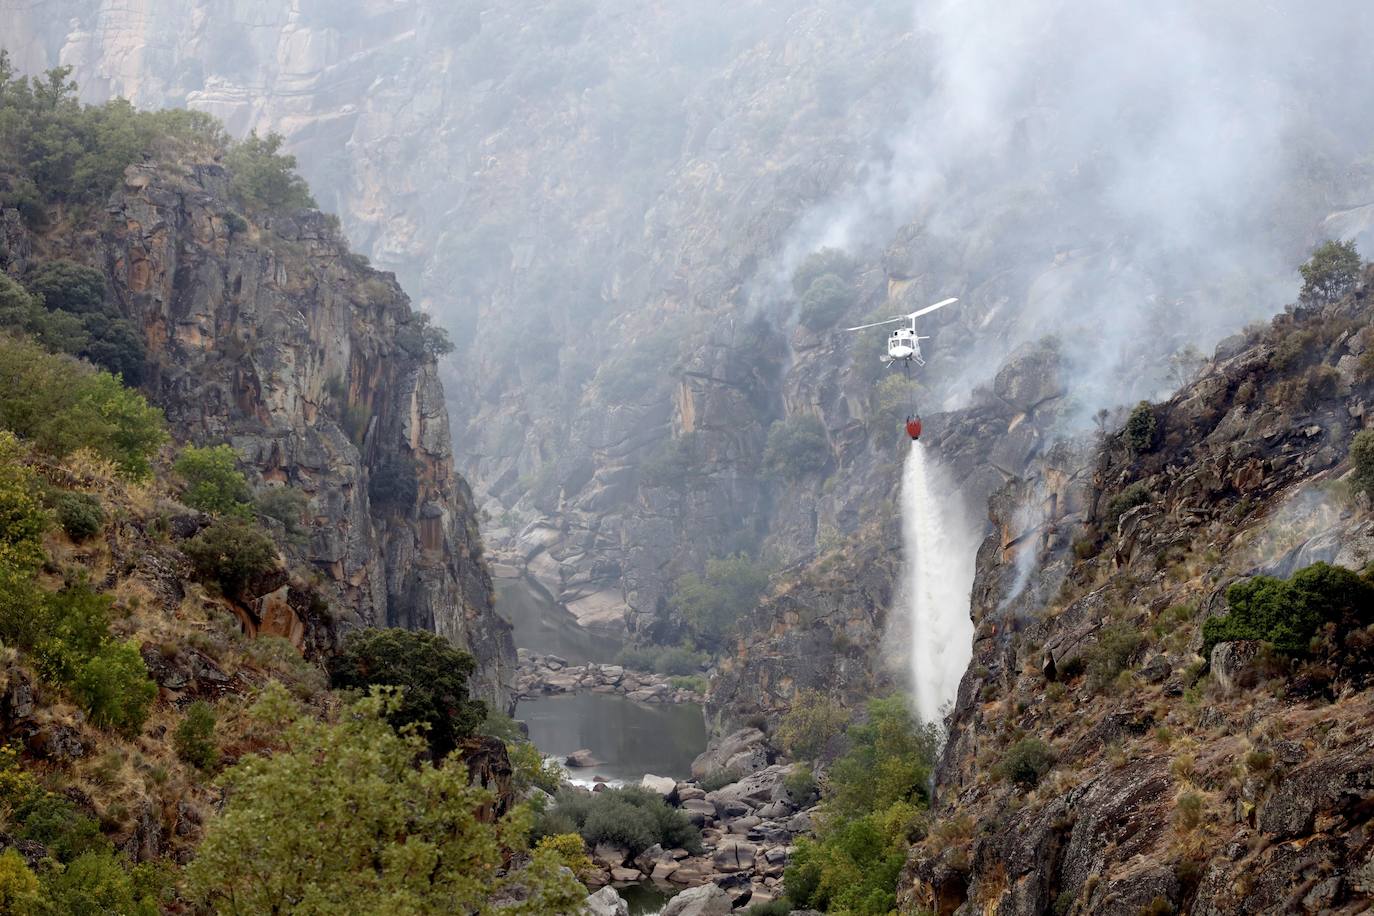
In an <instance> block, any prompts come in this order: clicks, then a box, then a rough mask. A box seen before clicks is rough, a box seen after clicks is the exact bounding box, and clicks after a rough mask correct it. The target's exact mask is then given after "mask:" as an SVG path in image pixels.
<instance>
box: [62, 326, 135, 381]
mask: <svg viewBox="0 0 1374 916" xmlns="http://www.w3.org/2000/svg"><path fill="white" fill-rule="evenodd" d="M55 314H56V313H54V315H55ZM81 326H82V329H83V330H84V331H85V335H86V340H85V343H84V344H83V345H81V346H79V347H76V348H74V349H71V350H66V351H65V352H74V353H76V354H77V355H78V356H83V357H85V358H86V359H88V360H90V361H91V362H93V363H95V364H96V365H97V366H99V367H100V368H102V369H104V370H105V371H107V372H110V373H113V374H115V375H118V376H119V377H120V378H121V379H122V380H123V381H124V384H126V385H138V384H141V383H142V381H143V367H144V364H145V363H146V362H147V359H148V354H147V348H146V347H145V346H144V344H143V336H142V335H141V334H140V333H139V330H138V327H137V326H136V325H135V324H134V323H133V322H132V321H129V320H128V319H127V318H120V317H119V316H117V315H113V314H109V313H105V312H94V313H92V314H89V315H86V316H84V317H83V319H82V322H81Z"/></svg>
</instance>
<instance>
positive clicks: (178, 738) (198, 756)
mask: <svg viewBox="0 0 1374 916" xmlns="http://www.w3.org/2000/svg"><path fill="white" fill-rule="evenodd" d="M172 746H173V747H174V748H176V752H177V756H178V757H180V758H181V759H182V760H184V761H186V762H187V763H189V764H191V766H193V767H196V768H197V769H201V770H210V769H214V766H215V764H216V763H218V762H219V746H218V745H217V744H215V711H214V709H212V708H211V706H210V704H209V703H206V702H205V701H204V700H196V701H195V702H194V703H192V704H191V705H190V706H188V707H187V708H186V715H185V716H183V717H182V719H181V722H180V723H178V725H177V727H176V731H174V732H172Z"/></svg>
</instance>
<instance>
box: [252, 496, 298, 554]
mask: <svg viewBox="0 0 1374 916" xmlns="http://www.w3.org/2000/svg"><path fill="white" fill-rule="evenodd" d="M256 503H257V508H258V512H260V513H261V514H263V515H265V516H267V517H268V518H270V519H275V520H276V521H279V522H281V524H282V527H283V528H285V529H286V538H287V540H289V541H292V542H299V541H301V540H303V539H304V538H305V536H306V535H307V534H308V533H309V530H310V529H309V527H308V526H307V525H306V523H305V510H306V509H307V508H308V507H309V505H310V498H309V497H308V496H306V495H305V494H304V493H302V492H301V491H300V490H297V489H294V488H293V487H268V488H267V489H265V490H263V491H261V492H260V493H258V496H257V500H256Z"/></svg>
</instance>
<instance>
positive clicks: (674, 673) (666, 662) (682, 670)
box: [649, 646, 711, 677]
mask: <svg viewBox="0 0 1374 916" xmlns="http://www.w3.org/2000/svg"><path fill="white" fill-rule="evenodd" d="M710 662H711V656H709V655H707V654H706V653H705V652H693V651H692V650H691V649H689V648H687V647H686V646H668V647H667V648H665V649H664V650H663V651H661V652H659V653H658V655H657V657H656V658H655V659H654V662H653V667H652V668H650V669H649V670H651V671H653V672H654V673H655V674H662V675H664V676H665V677H691V676H692V675H694V674H700V673H701V669H703V668H705V667H706V666H707V665H708V664H710Z"/></svg>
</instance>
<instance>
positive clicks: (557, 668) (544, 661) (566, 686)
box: [516, 649, 705, 703]
mask: <svg viewBox="0 0 1374 916" xmlns="http://www.w3.org/2000/svg"><path fill="white" fill-rule="evenodd" d="M519 662H520V666H519V671H518V673H517V675H516V695H517V697H519V698H521V699H532V698H534V697H538V696H549V695H556V694H561V693H578V692H581V691H584V690H588V691H591V692H593V693H616V694H620V695H622V696H624V697H626V698H628V699H631V700H634V701H636V702H639V703H702V702H704V701H705V696H704V695H703V694H702V693H701V692H700V691H698V690H697V689H696V688H695V686H689V685H688V683H687V682H686V679H682V678H670V677H665V676H663V675H660V674H653V673H650V672H648V671H633V670H631V669H629V668H626V667H624V666H622V665H601V664H597V663H596V662H589V663H587V664H585V665H570V664H568V661H567V659H565V658H563V657H562V656H559V655H541V654H538V653H534V652H529V651H527V650H525V649H521V650H519Z"/></svg>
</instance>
